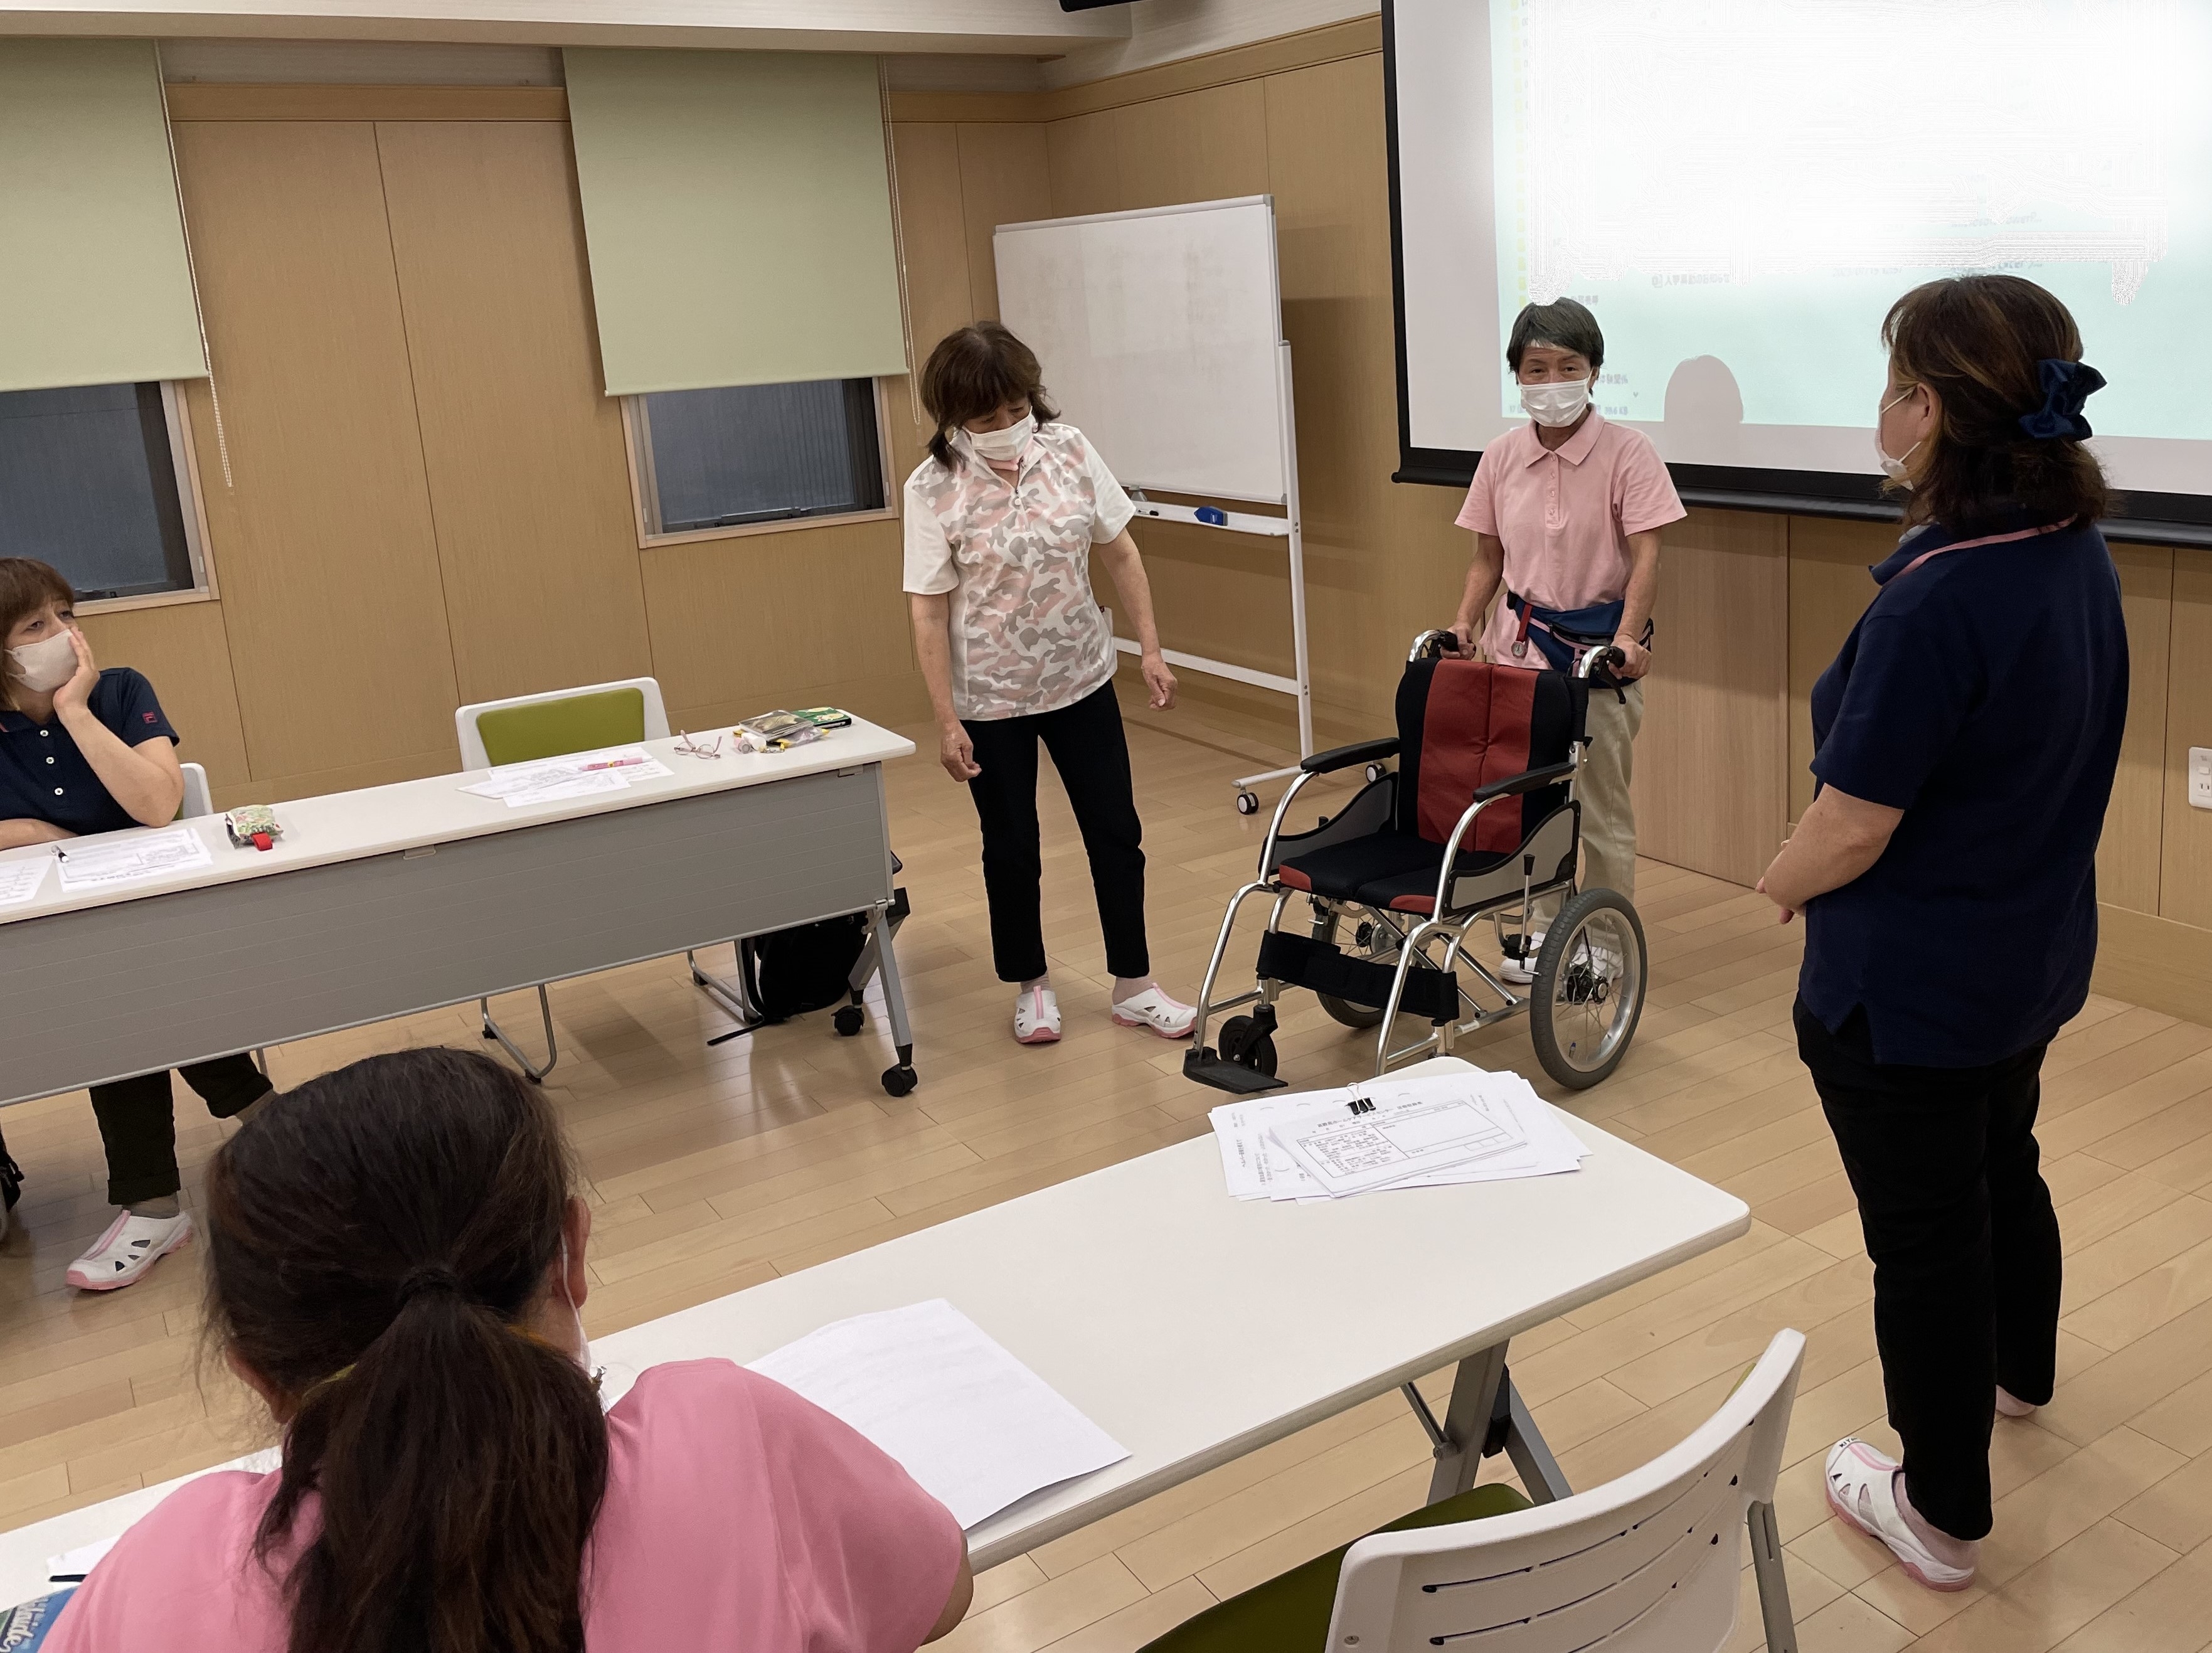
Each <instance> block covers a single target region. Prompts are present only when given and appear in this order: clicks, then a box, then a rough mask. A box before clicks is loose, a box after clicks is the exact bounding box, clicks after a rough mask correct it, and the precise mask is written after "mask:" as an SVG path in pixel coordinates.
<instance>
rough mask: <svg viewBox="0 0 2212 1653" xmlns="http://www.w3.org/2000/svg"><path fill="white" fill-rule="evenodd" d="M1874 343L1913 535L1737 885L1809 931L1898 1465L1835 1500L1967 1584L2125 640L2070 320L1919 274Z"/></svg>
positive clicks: (2092, 905)
mask: <svg viewBox="0 0 2212 1653" xmlns="http://www.w3.org/2000/svg"><path fill="white" fill-rule="evenodd" d="M1882 339H1883V342H1884V343H1886V344H1887V345H1888V347H1889V353H1890V365H1889V386H1888V388H1887V391H1886V392H1884V394H1883V396H1882V398H1881V415H1880V418H1879V421H1878V423H1877V425H1876V428H1875V442H1876V447H1877V451H1878V452H1879V453H1880V454H1881V460H1882V468H1883V470H1884V471H1887V473H1888V474H1889V476H1890V477H1892V478H1893V480H1894V482H1895V483H1897V484H1898V486H1899V488H1901V489H1905V490H1909V491H1906V492H1905V526H1906V532H1905V537H1904V538H1903V539H1902V540H1901V541H1900V542H1899V545H1898V549H1897V551H1896V553H1895V555H1893V556H1891V557H1889V558H1888V559H1887V561H1886V562H1882V563H1881V564H1880V565H1878V566H1877V567H1876V568H1875V570H1874V577H1875V583H1876V584H1877V585H1878V586H1879V587H1880V590H1879V591H1878V592H1877V593H1876V594H1875V599H1874V601H1873V603H1872V604H1871V605H1869V607H1868V609H1867V611H1866V612H1865V614H1864V615H1863V616H1862V617H1860V619H1859V623H1858V624H1857V627H1855V628H1854V629H1853V630H1852V632H1851V635H1850V638H1849V639H1848V640H1847V641H1845V642H1844V647H1843V652H1842V653H1840V654H1838V656H1837V657H1836V659H1835V663H1834V664H1833V665H1831V666H1829V668H1828V670H1827V671H1826V673H1825V674H1824V675H1823V676H1822V677H1821V678H1820V682H1819V683H1818V684H1816V685H1815V686H1814V690H1813V704H1812V710H1813V739H1814V758H1813V772H1814V775H1816V776H1818V777H1819V780H1820V791H1819V793H1818V794H1817V795H1816V796H1815V798H1814V802H1813V805H1812V807H1811V808H1810V809H1808V811H1806V813H1805V817H1804V819H1803V821H1802V822H1801V823H1799V825H1798V828H1797V830H1796V834H1795V835H1794V836H1792V837H1791V839H1790V842H1789V843H1787V844H1786V845H1784V847H1783V850H1782V853H1781V854H1779V855H1778V856H1776V857H1775V860H1774V864H1773V865H1772V866H1770V867H1769V868H1768V869H1767V872H1766V877H1765V879H1764V880H1762V881H1761V883H1760V885H1759V888H1760V889H1761V890H1765V892H1766V894H1767V896H1769V897H1770V898H1771V899H1772V900H1773V901H1774V902H1776V903H1777V904H1778V906H1779V907H1781V909H1783V921H1784V922H1785V923H1786V922H1787V921H1789V919H1790V916H1791V915H1793V914H1794V913H1796V912H1800V911H1802V913H1803V914H1804V915H1805V920H1806V938H1805V963H1804V969H1803V973H1802V975H1801V977H1800V979H1799V983H1798V997H1797V1004H1796V1024H1797V1042H1798V1050H1799V1053H1800V1054H1801V1055H1802V1058H1803V1060H1804V1062H1805V1065H1806V1067H1808V1068H1810V1069H1811V1070H1812V1074H1813V1082H1814V1086H1815V1088H1816V1089H1817V1090H1818V1091H1820V1104H1821V1107H1822V1109H1824V1110H1825V1111H1826V1115H1827V1118H1828V1124H1829V1127H1830V1128H1831V1129H1832V1131H1833V1132H1834V1133H1835V1136H1836V1143H1837V1146H1838V1148H1839V1149H1840V1150H1841V1152H1842V1155H1843V1161H1844V1170H1846V1171H1847V1172H1848V1173H1849V1175H1850V1181H1851V1188H1852V1190H1853V1191H1854V1192H1855V1193H1856V1194H1857V1196H1858V1204H1859V1220H1860V1224H1861V1226H1862V1229H1863V1231H1864V1233H1865V1236H1866V1249H1867V1255H1868V1256H1869V1257H1870V1258H1871V1259H1872V1260H1873V1261H1874V1266H1875V1282H1874V1289H1875V1304H1874V1313H1875V1344H1876V1346H1877V1348H1878V1349H1879V1350H1880V1352H1881V1369H1882V1382H1883V1385H1884V1388H1885V1389H1886V1391H1887V1399H1888V1403H1889V1420H1890V1423H1891V1425H1893V1427H1894V1428H1895V1429H1896V1431H1897V1433H1898V1437H1899V1439H1900V1440H1901V1441H1902V1442H1903V1443H1904V1462H1903V1463H1902V1464H1901V1465H1900V1464H1899V1463H1897V1462H1893V1461H1892V1460H1890V1459H1889V1458H1887V1457H1886V1456H1884V1455H1882V1454H1881V1453H1880V1452H1878V1451H1876V1450H1875V1449H1874V1448H1873V1447H1871V1446H1869V1444H1867V1443H1865V1442H1863V1441H1857V1440H1850V1439H1846V1440H1844V1441H1841V1442H1838V1443H1837V1444H1836V1446H1835V1447H1833V1448H1832V1449H1831V1450H1830V1452H1829V1454H1828V1462H1827V1471H1828V1474H1827V1486H1828V1501H1829V1503H1830V1504H1831V1505H1832V1507H1833V1509H1834V1510H1835V1511H1836V1512H1837V1514H1838V1515H1839V1516H1842V1518H1843V1519H1844V1520H1845V1521H1848V1522H1850V1523H1851V1524H1852V1525H1854V1526H1856V1527H1857V1528H1860V1529H1861V1530H1863V1531H1864V1532H1867V1533H1869V1534H1872V1535H1873V1536H1874V1537H1876V1538H1879V1539H1880V1540H1881V1541H1882V1542H1884V1543H1885V1544H1887V1546H1888V1547H1889V1548H1890V1549H1891V1550H1892V1551H1893V1553H1895V1554H1896V1555H1897V1557H1898V1559H1899V1560H1900V1561H1901V1562H1902V1563H1903V1564H1904V1565H1905V1571H1907V1572H1909V1573H1910V1574H1911V1576H1912V1577H1914V1578H1916V1579H1917V1580H1918V1581H1919V1582H1920V1583H1923V1584H1925V1585H1927V1586H1929V1588H1931V1589H1965V1588H1966V1585H1967V1584H1968V1583H1971V1582H1972V1579H1973V1576H1974V1566H1975V1562H1976V1559H1977V1556H1978V1550H1979V1542H1978V1541H1979V1540H1980V1539H1981V1538H1982V1536H1983V1535H1984V1534H1986V1533H1987V1532H1988V1531H1989V1529H1990V1468H1989V1446H1990V1430H1991V1427H1992V1425H1993V1423H1994V1416H1993V1414H1994V1413H1996V1412H1999V1411H2002V1412H2003V1413H2006V1414H2007V1415H2008V1416H2011V1417H2021V1416H2025V1415H2026V1414H2027V1413H2031V1412H2033V1410H2034V1409H2035V1408H2036V1407H2038V1406H2039V1405H2041V1404H2042V1403H2044V1402H2045V1401H2049V1400H2050V1399H2051V1387H2052V1383H2053V1382H2054V1371H2053V1367H2054V1364H2055V1361H2056V1358H2057V1340H2058V1285H2059V1239H2058V1219H2057V1216H2056V1214H2055V1213H2054V1212H2052V1210H2051V1194H2050V1190H2049V1189H2048V1188H2045V1185H2044V1182H2043V1177H2042V1175H2041V1173H2040V1171H2039V1170H2038V1169H2037V1158H2038V1150H2037V1146H2036V1141H2035V1134H2034V1127H2035V1113H2036V1105H2037V1102H2038V1099H2039V1079H2038V1075H2039V1072H2040V1070H2041V1067H2042V1064H2043V1054H2044V1050H2045V1047H2046V1046H2047V1045H2048V1044H2049V1042H2050V1041H2051V1037H2052V1036H2053V1035H2055V1034H2056V1033H2057V1031H2058V1030H2059V1029H2060V1027H2061V1026H2063V1024H2065V1022H2066V1021H2067V1020H2068V1019H2069V1018H2070V1017H2072V1016H2073V1015H2074V1014H2075V1012H2077V1011H2079V1010H2080V1009H2081V1006H2082V1003H2083V1001H2084V1000H2086V999H2087V997H2088V992H2089V969H2090V965H2091V963H2092V962H2093V960H2094V958H2095V956H2096V951H2097V891H2096V867H2095V860H2096V851H2097V836H2098V833H2099V831H2100V829H2101V827H2102V825H2103V823H2104V817H2105V805H2106V800H2107V799H2108V798H2109V797H2110V796H2111V794H2112V773H2113V770H2114V768H2115V767H2116V765H2117V764H2118V761H2119V751H2120V731H2121V726H2122V723H2123V722H2124V719H2125V716H2126V712H2127V700H2128V647H2127V634H2126V631H2125V629H2124V625H2123V623H2122V620H2121V611H2120V589H2119V580H2118V575H2117V574H2115V573H2114V571H2113V568H2112V556H2111V553H2110V552H2109V551H2108V550H2106V546H2105V541H2104V538H2103V536H2102V535H2101V534H2100V533H2099V532H2098V531H2097V526H2096V525H2097V519H2098V518H2099V516H2100V514H2102V513H2103V511H2104V509H2105V506H2106V491H2105V480H2104V477H2103V474H2102V473H2101V472H2100V470H2099V469H2098V465H2097V461H2096V459H2095V458H2094V457H2093V455H2092V454H2091V453H2089V451H2088V450H2087V448H2086V447H2084V446H2083V445H2082V444H2083V440H2084V439H2085V438H2087V436H2088V435H2089V424H2088V422H2087V420H2086V419H2085V418H2083V417H2082V416H2081V406H2082V402H2083V399H2084V398H2086V397H2087V396H2088V395H2089V393H2090V392H2093V391H2094V390H2096V389H2097V388H2098V387H2099V386H2101V385H2102V384H2103V383H2104V380H2103V378H2102V377H2101V376H2100V374H2098V373H2097V371H2096V369H2094V368H2090V367H2088V366H2087V365H2085V364H2084V363H2083V362H2082V361H2081V335H2080V333H2079V332H2078V331H2076V329H2075V325H2074V319H2073V317H2072V316H2070V315H2069V314H2068V313H2067V311H2066V307H2064V306H2063V304H2061V303H2060V302H2059V301H2057V299H2056V298H2054V297H2052V296H2051V295H2050V294H2049V293H2047V292H2045V290H2044V289H2041V288H2039V287H2038V286H2036V285H2035V284H2034V283H2032V282H2027V281H2022V280H2021V279H2020V278H2018V277H2012V276H1972V277H1962V278H1959V279H1956V280H1948V281H1938V282H1930V283H1928V284H1927V285H1926V286H1924V287H1920V288H1916V289H1914V290H1913V291H1911V292H1910V293H1908V294H1906V295H1905V296H1904V297H1903V298H1902V299H1900V300H1899V301H1898V302H1897V304H1896V305H1895V307H1893V309H1892V310H1891V311H1890V313H1889V318H1888V319H1887V321H1886V322H1885V323H1884V324H1883V326H1882Z"/></svg>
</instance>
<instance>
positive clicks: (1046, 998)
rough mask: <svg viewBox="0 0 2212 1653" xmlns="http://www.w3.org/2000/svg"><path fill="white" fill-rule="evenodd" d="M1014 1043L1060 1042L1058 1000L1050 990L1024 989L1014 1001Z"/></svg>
mask: <svg viewBox="0 0 2212 1653" xmlns="http://www.w3.org/2000/svg"><path fill="white" fill-rule="evenodd" d="M1014 1042H1015V1043H1016V1044H1058V1043H1059V1042H1060V1000H1059V999H1058V997H1057V996H1055V995H1054V993H1053V990H1052V989H1051V988H1023V989H1022V994H1021V997H1019V998H1018V999H1017V1000H1014Z"/></svg>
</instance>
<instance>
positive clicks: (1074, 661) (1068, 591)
mask: <svg viewBox="0 0 2212 1653" xmlns="http://www.w3.org/2000/svg"><path fill="white" fill-rule="evenodd" d="M961 435H963V433H957V432H956V433H955V435H954V438H953V441H954V453H953V460H954V464H953V466H952V468H951V469H950V470H948V469H946V468H945V466H944V465H939V463H938V462H937V460H936V459H923V460H922V462H921V465H919V466H918V467H917V468H916V469H915V473H914V475H912V476H911V477H908V478H907V482H906V501H905V516H906V589H907V590H908V591H910V592H915V593H921V594H925V595H931V594H934V593H939V592H949V593H951V597H952V604H951V610H952V612H951V641H952V704H953V709H954V710H955V711H957V713H958V714H960V715H961V716H962V717H963V718H973V719H976V720H991V719H994V718H1009V717H1022V716H1026V715H1029V714H1034V713H1037V712H1054V711H1058V710H1059V709H1060V708H1061V707H1063V706H1073V704H1074V703H1075V702H1077V701H1079V700H1081V699H1082V698H1083V697H1084V696H1085V695H1088V694H1091V692H1092V691H1093V690H1097V687H1098V686H1099V685H1100V684H1103V683H1104V682H1105V681H1106V680H1107V679H1108V678H1110V677H1112V676H1113V675H1114V639H1113V637H1112V635H1111V634H1110V633H1109V631H1108V630H1107V629H1106V617H1105V616H1104V615H1103V613H1102V612H1100V611H1099V607H1098V599H1097V598H1096V597H1094V596H1092V595H1091V547H1092V546H1093V545H1103V544H1106V543H1107V542H1108V541H1109V540H1111V539H1113V538H1115V536H1117V535H1118V534H1120V533H1121V530H1122V529H1123V528H1125V527H1127V526H1128V523H1129V519H1130V517H1131V516H1132V515H1133V514H1134V508H1133V507H1132V506H1131V505H1130V503H1129V496H1128V495H1127V494H1125V493H1123V492H1122V491H1121V483H1117V482H1115V480H1114V475H1113V472H1111V471H1109V470H1107V469H1106V465H1105V462H1104V461H1103V460H1102V459H1100V458H1099V457H1098V454H1097V450H1096V449H1094V448H1093V447H1091V444H1090V442H1089V441H1086V440H1085V437H1084V435H1083V433H1082V432H1081V431H1079V430H1078V429H1077V428H1075V427H1074V426H1073V425H1063V424H1048V425H1040V426H1039V427H1038V428H1037V433H1036V435H1035V436H1034V437H1032V438H1031V439H1030V445H1029V447H1027V448H1026V449H1025V450H1024V452H1023V454H1022V457H1021V463H1020V465H1019V467H1018V471H1017V474H1016V476H1015V477H1014V479H1013V480H1012V482H1009V481H1008V480H1007V478H1006V476H1005V474H1004V473H1002V472H1000V471H994V470H993V469H991V467H990V466H988V465H985V464H984V463H983V462H982V461H981V460H980V459H976V458H975V457H974V455H973V454H972V453H969V452H968V451H967V450H966V448H965V446H964V444H963V443H962V442H961V441H960V436H961Z"/></svg>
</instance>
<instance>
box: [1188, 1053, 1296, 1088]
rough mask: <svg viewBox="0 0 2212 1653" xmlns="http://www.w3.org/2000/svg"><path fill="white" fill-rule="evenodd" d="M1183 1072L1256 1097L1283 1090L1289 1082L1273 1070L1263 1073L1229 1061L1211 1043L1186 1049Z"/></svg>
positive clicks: (1208, 1082) (1189, 1077)
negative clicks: (1273, 1072) (1207, 1045)
mask: <svg viewBox="0 0 2212 1653" xmlns="http://www.w3.org/2000/svg"><path fill="white" fill-rule="evenodd" d="M1182 1076H1183V1078H1185V1079H1196V1080H1197V1081H1198V1082H1199V1083H1200V1085H1212V1087H1213V1088H1214V1089H1215V1090H1217V1091H1231V1092H1232V1093H1233V1094H1235V1095H1237V1096H1240V1097H1255V1096H1258V1095H1259V1094H1260V1093H1261V1091H1279V1090H1281V1089H1282V1088H1283V1087H1284V1085H1285V1084H1287V1083H1288V1081H1287V1080H1284V1079H1277V1078H1276V1077H1275V1076H1274V1075H1273V1074H1272V1073H1261V1072H1260V1071H1259V1070H1258V1069H1256V1068H1250V1067H1245V1066H1243V1064H1242V1063H1241V1062H1232V1061H1229V1060H1225V1058H1223V1057H1222V1056H1221V1055H1219V1054H1218V1053H1216V1052H1215V1051H1214V1050H1213V1049H1212V1048H1211V1047H1210V1046H1209V1047H1207V1048H1202V1049H1198V1050H1186V1051H1185V1052H1183V1057H1182Z"/></svg>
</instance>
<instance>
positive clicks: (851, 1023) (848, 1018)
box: [829, 1005, 867, 1039]
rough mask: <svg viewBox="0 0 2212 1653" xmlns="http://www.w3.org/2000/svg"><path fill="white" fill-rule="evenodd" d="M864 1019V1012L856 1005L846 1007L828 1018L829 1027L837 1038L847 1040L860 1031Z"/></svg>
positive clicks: (865, 1017)
mask: <svg viewBox="0 0 2212 1653" xmlns="http://www.w3.org/2000/svg"><path fill="white" fill-rule="evenodd" d="M866 1019H867V1014H866V1012H865V1011H863V1010H862V1009H861V1008H860V1006H858V1005H846V1006H842V1007H840V1008H839V1010H838V1012H837V1013H836V1015H835V1016H832V1017H831V1018H829V1025H830V1028H831V1029H832V1030H834V1031H835V1032H836V1035H837V1036H838V1037H839V1038H841V1039H849V1038H851V1037H852V1036H854V1034H856V1033H858V1032H859V1031H860V1024H861V1023H862V1022H864V1021H866Z"/></svg>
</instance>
